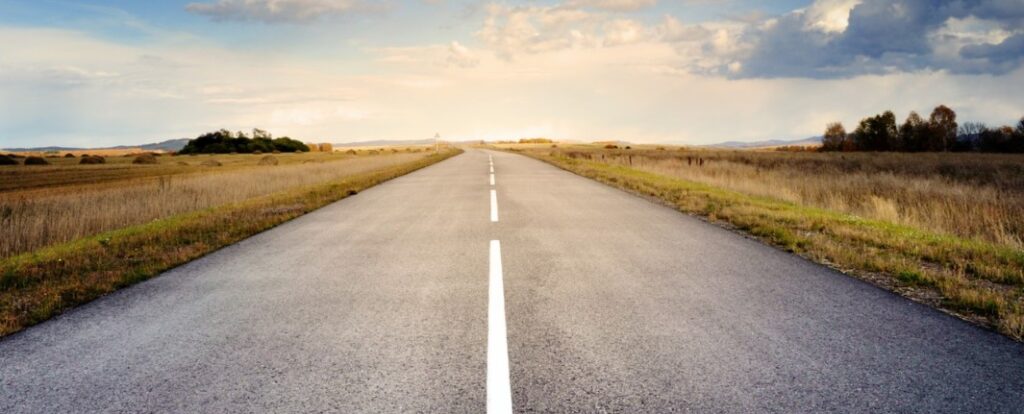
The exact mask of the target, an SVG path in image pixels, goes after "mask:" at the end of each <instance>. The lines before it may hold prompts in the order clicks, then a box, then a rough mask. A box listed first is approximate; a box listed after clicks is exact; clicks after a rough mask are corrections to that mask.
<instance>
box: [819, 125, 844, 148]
mask: <svg viewBox="0 0 1024 414" xmlns="http://www.w3.org/2000/svg"><path fill="white" fill-rule="evenodd" d="M844 142H846V128H844V127H843V124H842V123H840V122H833V123H831V124H828V126H826V127H825V136H824V137H822V138H821V150H822V151H842V150H843V143H844Z"/></svg>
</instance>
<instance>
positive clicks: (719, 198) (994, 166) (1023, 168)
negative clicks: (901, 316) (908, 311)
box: [503, 145, 1024, 340]
mask: <svg viewBox="0 0 1024 414" xmlns="http://www.w3.org/2000/svg"><path fill="white" fill-rule="evenodd" d="M503 148H504V149H508V150H513V151H517V152H521V153H524V154H527V155H530V156H532V157H535V158H538V159H541V160H544V161H547V162H549V163H551V164H554V165H556V166H559V167H562V168H564V169H566V170H569V171H572V172H575V173H577V174H580V175H583V176H586V177H590V178H593V179H597V180H599V181H602V182H604V183H607V184H610V185H613V186H617V187H619V188H623V189H626V190H629V191H632V192H635V193H638V194H642V195H645V196H649V197H654V198H657V199H660V200H662V201H663V202H666V203H668V204H670V205H673V206H674V207H676V208H678V209H679V210H681V211H683V212H687V213H691V214H695V215H699V216H703V217H705V218H707V219H709V220H711V221H713V222H719V223H722V224H726V225H729V226H732V227H734V228H736V229H739V230H741V231H744V232H746V233H748V234H752V235H754V236H757V237H759V238H761V239H763V240H765V241H767V242H769V243H772V244H775V245H777V246H780V247H782V248H785V249H787V250H789V251H792V252H795V253H798V254H801V255H803V256H805V257H808V258H810V259H812V260H815V261H818V262H820V263H825V264H828V265H831V266H833V267H836V268H838V269H840V270H843V271H846V272H847V273H850V274H852V275H855V276H858V277H861V278H864V279H866V280H869V281H871V282H873V283H875V284H877V285H880V286H882V287H885V288H888V289H891V290H894V291H897V292H899V293H901V294H904V295H906V296H908V297H911V298H913V299H915V300H919V301H922V302H925V303H928V304H931V305H934V306H937V307H940V308H942V309H945V310H947V311H950V312H952V313H955V314H957V315H960V316H962V317H964V318H966V319H969V320H972V321H975V322H978V323H981V324H984V325H987V326H990V327H993V328H995V329H998V330H999V331H1000V332H1003V333H1004V334H1007V335H1009V336H1011V337H1014V338H1016V339H1018V340H1021V339H1024V250H1022V240H1024V157H1021V156H1019V155H986V154H878V153H845V154H824V153H779V152H755V151H710V150H707V151H689V150H685V149H662V150H658V149H653V148H650V149H640V148H638V149H633V150H622V149H604V148H600V147H595V146H583V145H579V146H569V147H558V148H552V147H551V146H548V147H547V148H531V149H522V148H516V146H514V145H513V146H503Z"/></svg>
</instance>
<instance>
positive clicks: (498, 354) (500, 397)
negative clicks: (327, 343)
mask: <svg viewBox="0 0 1024 414" xmlns="http://www.w3.org/2000/svg"><path fill="white" fill-rule="evenodd" d="M491 194H493V193H491ZM490 273H491V274H490V289H489V291H488V302H489V306H488V308H487V328H488V330H487V414H499V413H500V414H506V413H507V414H511V413H512V381H511V379H510V377H509V370H508V337H507V334H506V327H505V282H504V281H503V277H502V274H501V242H500V241H498V240H491V272H490Z"/></svg>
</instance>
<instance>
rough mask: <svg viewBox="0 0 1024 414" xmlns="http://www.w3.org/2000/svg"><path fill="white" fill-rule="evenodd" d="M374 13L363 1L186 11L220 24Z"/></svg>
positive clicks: (226, 1) (253, 3) (226, 0)
mask: <svg viewBox="0 0 1024 414" xmlns="http://www.w3.org/2000/svg"><path fill="white" fill-rule="evenodd" d="M371 9H373V6H370V5H368V4H366V3H364V2H363V1H360V0H216V1H214V2H212V3H189V4H188V5H186V6H185V10H187V11H188V12H190V13H194V14H198V15H202V16H207V17H209V18H211V19H213V20H216V21H249V20H251V21H260V22H264V23H299V22H308V21H313V20H316V19H320V18H323V17H327V16H337V15H344V14H349V13H355V12H365V11H368V10H371Z"/></svg>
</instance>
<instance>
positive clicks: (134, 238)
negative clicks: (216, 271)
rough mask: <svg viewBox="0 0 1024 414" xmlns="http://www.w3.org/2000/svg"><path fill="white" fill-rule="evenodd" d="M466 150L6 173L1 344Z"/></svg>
mask: <svg viewBox="0 0 1024 414" xmlns="http://www.w3.org/2000/svg"><path fill="white" fill-rule="evenodd" d="M459 152H461V151H460V150H458V149H454V148H442V150H441V152H440V153H434V152H426V151H414V152H410V151H403V150H399V151H384V152H381V151H377V152H364V153H357V154H356V155H352V154H344V153H334V154H331V153H314V154H273V155H265V154H264V155H218V156H205V155H202V156H195V157H192V156H183V157H169V156H163V157H157V160H158V161H157V163H156V164H133V163H132V162H133V158H129V157H120V158H124V159H118V158H111V159H109V160H108V163H107V164H101V165H76V164H72V163H70V162H67V163H53V164H51V165H47V166H25V165H15V166H4V167H0V173H3V174H5V175H4V177H14V181H15V182H19V183H22V187H20V188H19V187H14V186H8V187H7V188H6V189H4V190H0V229H2V230H3V237H0V336H3V335H6V334H9V333H11V332H15V331H17V330H20V329H22V328H24V327H26V326H29V325H32V324H34V323H38V322H40V321H43V320H46V319H48V318H49V317H51V316H53V315H55V314H57V313H59V312H61V311H62V310H64V309H67V308H69V307H72V306H75V305H77V304H80V303H84V302H87V301H89V300H92V299H94V298H96V297H97V296H100V295H103V294H105V293H108V292H111V291H113V290H116V289H118V288H121V287H124V286H128V285H131V284H133V283H135V282H138V281H141V280H144V279H146V278H149V277H152V276H154V275H156V274H159V273H160V272H161V271H163V270H166V269H168V268H171V267H174V266H177V265H179V264H182V263H185V262H187V261H189V260H192V259H195V258H197V257H200V256H202V255H204V254H207V253H209V252H211V251H213V250H216V249H218V248H220V247H222V246H225V245H228V244H231V243H234V242H236V241H238V240H241V239H243V238H245V237H248V236H251V235H252V234H255V233H258V232H260V231H263V230H266V229H267V228H270V227H272V226H275V225H277V224H280V223H282V222H284V221H287V220H290V219H292V218H294V217H297V216H299V215H302V214H305V213H306V212H309V211H312V210H315V209H317V208H319V207H322V206H323V205H325V204H327V203H330V202H333V201H336V200H339V199H341V198H344V197H347V196H350V195H353V194H356V193H357V192H359V191H362V190H363V189H365V188H368V187H371V186H373V185H376V184H378V183H380V182H383V181H386V180H388V179H391V178H395V177H398V176H401V175H404V174H407V173H409V172H412V171H415V170H417V169H419V168H423V167H426V166H428V165H431V164H434V163H436V162H439V161H441V160H444V159H446V158H448V157H451V156H454V155H456V154H458V153H459ZM55 160H56V159H55ZM60 160H64V159H60ZM67 160H68V161H70V160H72V159H71V158H68V159H67ZM212 160H216V161H217V163H218V164H220V165H221V166H220V167H212V166H209V165H212V164H213V163H212V162H211V161H212ZM182 162H185V163H187V164H188V165H181V163H182ZM203 164H205V165H206V166H203ZM96 176H100V177H102V178H99V179H97V178H96Z"/></svg>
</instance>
